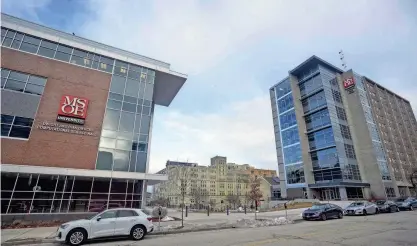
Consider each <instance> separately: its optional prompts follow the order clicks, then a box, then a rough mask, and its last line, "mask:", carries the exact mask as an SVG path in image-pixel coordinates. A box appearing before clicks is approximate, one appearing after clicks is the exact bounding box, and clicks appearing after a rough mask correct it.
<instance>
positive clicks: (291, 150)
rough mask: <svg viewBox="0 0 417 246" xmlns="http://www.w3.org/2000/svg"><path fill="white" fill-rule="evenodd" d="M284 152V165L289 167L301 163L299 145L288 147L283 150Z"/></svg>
mask: <svg viewBox="0 0 417 246" xmlns="http://www.w3.org/2000/svg"><path fill="white" fill-rule="evenodd" d="M283 150H284V163H285V165H290V164H293V163H299V162H301V161H302V156H301V145H300V144H296V145H293V146H290V147H285V148H283Z"/></svg>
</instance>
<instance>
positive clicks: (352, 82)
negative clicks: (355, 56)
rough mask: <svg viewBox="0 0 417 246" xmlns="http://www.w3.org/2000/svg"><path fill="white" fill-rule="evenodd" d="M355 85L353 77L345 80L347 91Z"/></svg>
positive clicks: (344, 85) (344, 84)
mask: <svg viewBox="0 0 417 246" xmlns="http://www.w3.org/2000/svg"><path fill="white" fill-rule="evenodd" d="M354 85H355V80H354V79H353V77H352V78H347V79H345V80H343V87H345V89H347V88H349V87H352V86H354Z"/></svg>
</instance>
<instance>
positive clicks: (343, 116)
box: [336, 106, 347, 121]
mask: <svg viewBox="0 0 417 246" xmlns="http://www.w3.org/2000/svg"><path fill="white" fill-rule="evenodd" d="M336 114H337V118H339V119H341V120H344V121H346V120H347V117H346V112H345V109H343V108H341V107H338V106H336Z"/></svg>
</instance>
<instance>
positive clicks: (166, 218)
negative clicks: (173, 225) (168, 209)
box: [161, 216, 175, 221]
mask: <svg viewBox="0 0 417 246" xmlns="http://www.w3.org/2000/svg"><path fill="white" fill-rule="evenodd" d="M174 220H175V219H174V218H172V217H169V216H165V217H163V218H161V221H174Z"/></svg>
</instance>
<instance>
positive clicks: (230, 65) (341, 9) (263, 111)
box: [79, 0, 417, 171]
mask: <svg viewBox="0 0 417 246" xmlns="http://www.w3.org/2000/svg"><path fill="white" fill-rule="evenodd" d="M382 2H383V3H382ZM86 6H87V8H88V9H89V10H90V12H89V13H87V14H86V16H84V18H80V20H82V21H81V22H79V24H80V29H81V31H80V32H81V33H82V35H83V36H85V37H88V38H91V39H94V40H99V41H101V42H104V43H107V44H110V45H114V46H116V47H121V48H124V49H128V50H131V51H133V52H137V53H139V54H143V55H147V56H150V57H153V58H156V59H161V60H164V61H167V62H170V63H171V64H172V67H173V68H174V69H175V70H179V71H180V72H185V73H188V74H189V75H190V76H189V79H188V81H187V85H186V86H185V88H183V90H182V92H180V93H179V95H178V97H180V98H176V99H175V100H174V105H173V107H171V108H168V109H165V108H157V109H156V112H155V118H154V128H153V140H152V144H151V148H152V149H151V159H150V163H151V165H150V170H151V171H157V170H158V169H161V168H163V166H164V164H165V162H166V160H167V159H174V160H175V159H177V158H178V159H179V160H182V161H186V160H188V161H195V162H199V163H201V164H208V162H209V158H210V157H212V156H214V155H226V156H228V157H229V159H230V161H232V162H237V163H249V164H252V165H257V166H260V167H264V168H276V167H277V164H276V157H275V155H276V154H275V145H274V140H273V127H272V117H271V111H270V103H269V99H268V96H267V95H265V94H263V92H264V93H266V92H268V88H269V87H270V86H271V85H272V84H274V83H275V81H277V80H280V79H282V78H283V77H285V76H286V71H288V70H290V69H292V68H293V67H295V66H296V65H298V64H299V63H300V62H302V61H303V59H306V58H307V57H309V56H311V55H313V54H317V55H319V56H323V58H324V59H327V58H331V59H330V62H332V63H334V64H336V65H337V64H338V55H337V52H338V51H339V49H340V48H343V49H344V51H345V54H346V56H347V61H348V64H349V66H351V67H352V68H353V69H354V70H357V71H358V72H361V73H363V75H368V76H370V77H371V78H372V79H374V80H376V81H378V82H380V83H381V84H383V85H386V84H387V83H390V82H389V81H388V80H384V73H386V72H387V69H386V68H385V66H389V67H390V68H391V69H393V68H398V67H402V66H403V65H405V64H416V63H415V59H413V58H409V57H412V55H409V57H408V56H404V54H402V55H401V56H396V54H397V53H396V51H397V50H399V49H401V48H402V47H410V46H409V45H408V46H407V44H406V43H405V41H404V40H415V36H412V35H414V34H413V32H412V30H413V29H412V27H415V26H413V25H411V23H412V21H410V20H409V19H408V18H409V17H408V16H406V15H404V13H403V12H402V10H401V8H400V6H399V4H398V2H395V1H380V0H374V1H369V0H368V1H359V0H358V1H355V4H346V3H344V2H341V1H333V0H318V1H302V0H293V1H276V0H260V1H249V0H248V1H245V0H228V1H197V0H195V1H194V0H183V1H163V0H159V1H158V0H156V1H130V2H128V3H127V2H123V3H122V4H121V3H120V2H119V1H112V0H91V1H88V2H86ZM115 13H123V14H115ZM387 51H389V55H385V56H384V52H385V53H386V52H387ZM408 52H409V53H408V54H416V51H415V48H414V49H412V50H409V51H408ZM369 64H373V65H369ZM381 64H384V68H380V66H381ZM393 74H396V75H397V76H400V75H399V74H398V73H392V74H390V75H389V77H392V76H393ZM203 76H204V77H205V78H210V79H203ZM401 76H403V77H402V78H398V79H397V81H396V83H395V84H399V83H402V84H407V88H408V90H409V89H412V88H414V89H415V85H413V84H409V83H405V81H408V80H409V81H414V80H413V78H412V77H406V76H407V75H405V74H404V73H401ZM416 76H417V75H416ZM197 87H198V88H197ZM395 87H397V89H398V88H399V87H398V86H395ZM395 87H394V88H392V89H393V90H394V91H395V90H396V88H395ZM197 90H198V91H199V93H201V92H205V93H206V94H210V95H211V96H207V98H206V97H204V98H205V100H207V101H206V102H205V103H198V104H195V105H199V108H198V109H196V108H195V107H193V105H194V104H193V103H192V101H193V100H198V98H195V95H196V93H195V92H196V91H197ZM410 91H411V90H410ZM177 101H180V102H182V104H176V102H177ZM219 102H221V103H219ZM202 104H203V105H202ZM212 104H219V105H220V106H216V107H214V109H213V107H210V106H211V105H212ZM205 105H206V106H205ZM176 107H177V108H176Z"/></svg>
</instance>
